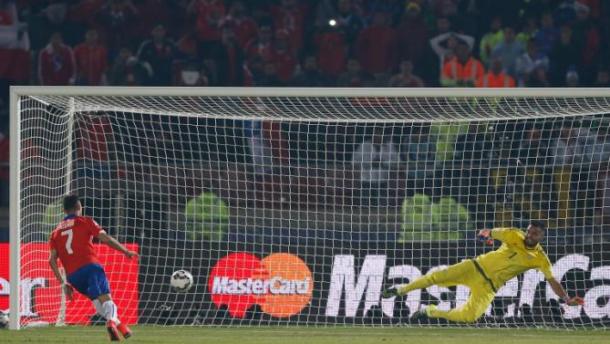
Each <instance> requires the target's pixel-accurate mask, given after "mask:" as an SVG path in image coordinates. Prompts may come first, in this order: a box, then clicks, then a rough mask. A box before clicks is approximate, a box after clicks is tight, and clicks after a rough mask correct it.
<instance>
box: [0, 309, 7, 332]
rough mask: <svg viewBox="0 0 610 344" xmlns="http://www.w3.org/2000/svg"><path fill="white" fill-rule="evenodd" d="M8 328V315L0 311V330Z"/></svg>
mask: <svg viewBox="0 0 610 344" xmlns="http://www.w3.org/2000/svg"><path fill="white" fill-rule="evenodd" d="M7 327H8V314H6V313H4V312H2V311H0V329H1V328H7Z"/></svg>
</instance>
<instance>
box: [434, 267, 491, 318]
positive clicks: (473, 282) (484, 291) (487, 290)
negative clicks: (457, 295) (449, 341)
mask: <svg viewBox="0 0 610 344" xmlns="http://www.w3.org/2000/svg"><path fill="white" fill-rule="evenodd" d="M478 277H479V276H476V275H468V276H467V278H468V279H469V281H468V282H467V283H465V284H466V285H468V287H469V288H470V296H469V297H468V300H467V301H466V303H465V304H463V305H462V306H460V307H458V308H454V309H450V310H448V311H441V310H439V309H437V308H436V306H428V307H427V308H426V311H425V312H426V315H427V316H428V317H430V318H443V319H447V320H449V321H453V322H461V323H472V322H475V321H477V319H479V318H480V317H481V315H483V313H485V310H486V309H487V307H488V306H489V305H490V304H491V302H492V301H493V299H494V297H495V295H496V294H495V292H494V291H493V290H492V289H491V287H490V286H489V285H487V284H486V283H487V282H486V281H485V280H483V279H482V278H478Z"/></svg>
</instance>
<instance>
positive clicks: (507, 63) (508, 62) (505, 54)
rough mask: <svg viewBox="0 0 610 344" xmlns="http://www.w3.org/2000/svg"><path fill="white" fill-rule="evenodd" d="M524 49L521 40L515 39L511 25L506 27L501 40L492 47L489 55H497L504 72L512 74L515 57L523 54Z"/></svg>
mask: <svg viewBox="0 0 610 344" xmlns="http://www.w3.org/2000/svg"><path fill="white" fill-rule="evenodd" d="M524 51H525V49H524V48H523V45H522V44H521V42H519V41H517V40H515V30H514V29H513V28H512V27H506V28H505V29H504V39H503V41H502V42H501V43H499V44H498V45H497V46H496V47H495V48H494V49H493V51H492V54H491V56H492V58H495V57H499V58H500V59H501V60H502V65H503V66H504V70H505V72H506V73H508V74H509V75H512V76H514V75H515V64H516V62H517V58H519V57H520V56H521V55H523V52H524Z"/></svg>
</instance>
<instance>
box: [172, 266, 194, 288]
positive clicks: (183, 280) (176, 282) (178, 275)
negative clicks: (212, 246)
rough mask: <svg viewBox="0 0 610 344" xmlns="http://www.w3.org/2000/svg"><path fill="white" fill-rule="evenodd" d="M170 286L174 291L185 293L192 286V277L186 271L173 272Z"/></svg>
mask: <svg viewBox="0 0 610 344" xmlns="http://www.w3.org/2000/svg"><path fill="white" fill-rule="evenodd" d="M170 284H171V285H172V288H174V290H175V291H177V292H179V293H186V292H187V291H189V289H191V287H192V286H193V275H191V273H190V272H188V271H186V270H178V271H174V273H173V274H172V278H171V281H170Z"/></svg>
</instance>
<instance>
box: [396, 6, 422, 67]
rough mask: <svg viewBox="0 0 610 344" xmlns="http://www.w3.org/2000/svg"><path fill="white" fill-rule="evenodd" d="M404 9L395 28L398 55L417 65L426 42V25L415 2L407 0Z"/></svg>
mask: <svg viewBox="0 0 610 344" xmlns="http://www.w3.org/2000/svg"><path fill="white" fill-rule="evenodd" d="M406 10H407V11H406V12H405V14H404V15H403V16H402V20H401V22H400V25H398V28H397V29H396V32H397V41H398V49H399V52H398V55H399V58H400V59H401V61H402V60H409V61H411V62H412V63H413V64H415V65H416V66H419V65H420V63H421V59H422V58H423V56H424V52H425V50H426V43H427V42H428V26H427V25H426V22H425V20H424V18H423V17H422V15H421V7H420V6H419V5H418V4H417V3H416V2H409V3H408V4H407V8H406Z"/></svg>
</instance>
